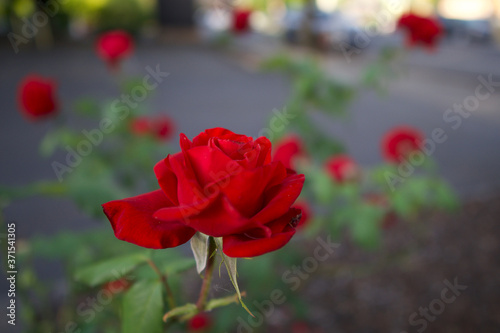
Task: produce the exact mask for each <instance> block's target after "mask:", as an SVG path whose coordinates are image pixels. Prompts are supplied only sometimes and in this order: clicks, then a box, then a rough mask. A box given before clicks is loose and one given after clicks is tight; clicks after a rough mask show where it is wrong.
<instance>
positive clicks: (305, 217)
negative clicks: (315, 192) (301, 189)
mask: <svg viewBox="0 0 500 333" xmlns="http://www.w3.org/2000/svg"><path fill="white" fill-rule="evenodd" d="M293 208H297V209H299V210H300V211H301V212H302V215H301V217H300V221H299V223H298V224H297V228H304V227H306V226H307V225H308V224H309V222H310V221H311V216H312V214H311V207H310V206H309V203H308V202H307V201H305V200H299V201H297V202H296V203H295V204H294V205H293Z"/></svg>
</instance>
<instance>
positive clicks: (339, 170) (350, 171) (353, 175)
mask: <svg viewBox="0 0 500 333" xmlns="http://www.w3.org/2000/svg"><path fill="white" fill-rule="evenodd" d="M325 167H326V171H327V172H328V174H329V175H330V176H331V178H332V179H333V180H335V181H336V182H337V183H343V182H346V181H357V180H358V179H359V177H360V174H361V172H360V169H359V166H358V164H357V163H356V162H354V160H353V159H352V158H350V157H349V156H347V155H336V156H333V157H331V158H330V159H328V160H327V161H326V162H325Z"/></svg>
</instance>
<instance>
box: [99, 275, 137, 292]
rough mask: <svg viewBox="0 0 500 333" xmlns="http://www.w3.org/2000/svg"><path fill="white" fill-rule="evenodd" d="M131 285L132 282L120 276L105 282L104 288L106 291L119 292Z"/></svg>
mask: <svg viewBox="0 0 500 333" xmlns="http://www.w3.org/2000/svg"><path fill="white" fill-rule="evenodd" d="M131 286H132V283H130V282H129V281H128V280H127V279H126V278H121V279H118V280H114V281H111V282H108V283H106V284H105V285H104V290H107V291H109V292H111V293H112V294H119V293H122V292H124V291H126V290H127V289H129V288H130V287H131Z"/></svg>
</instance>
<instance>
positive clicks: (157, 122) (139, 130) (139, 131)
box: [130, 115, 174, 141]
mask: <svg viewBox="0 0 500 333" xmlns="http://www.w3.org/2000/svg"><path fill="white" fill-rule="evenodd" d="M130 130H131V131H132V133H133V134H135V135H137V136H142V135H153V136H154V137H156V138H157V139H158V140H160V141H166V140H168V139H170V138H171V137H172V135H173V133H174V123H173V121H172V120H171V119H170V118H169V117H167V116H164V115H162V116H158V117H154V118H149V117H137V118H135V119H133V120H132V122H131V123H130Z"/></svg>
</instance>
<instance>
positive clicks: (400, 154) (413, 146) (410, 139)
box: [381, 126, 423, 163]
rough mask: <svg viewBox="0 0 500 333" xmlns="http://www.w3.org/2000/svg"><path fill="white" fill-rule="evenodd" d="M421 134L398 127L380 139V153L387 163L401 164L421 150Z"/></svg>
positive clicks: (408, 128) (417, 131)
mask: <svg viewBox="0 0 500 333" xmlns="http://www.w3.org/2000/svg"><path fill="white" fill-rule="evenodd" d="M422 141H423V135H422V133H421V132H420V131H419V130H417V129H415V128H412V127H409V126H398V127H395V128H393V129H391V130H390V131H388V132H387V133H386V134H385V135H384V137H383V138H382V142H381V145H382V153H383V156H384V158H385V159H386V160H387V161H388V162H393V163H401V162H403V161H404V160H405V159H406V158H407V157H408V155H409V154H411V153H412V152H415V151H418V150H420V149H421V146H422Z"/></svg>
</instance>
